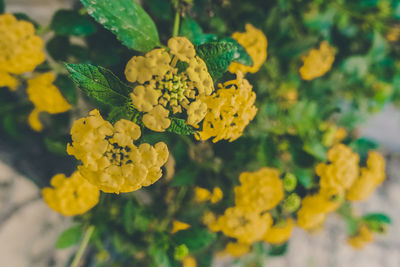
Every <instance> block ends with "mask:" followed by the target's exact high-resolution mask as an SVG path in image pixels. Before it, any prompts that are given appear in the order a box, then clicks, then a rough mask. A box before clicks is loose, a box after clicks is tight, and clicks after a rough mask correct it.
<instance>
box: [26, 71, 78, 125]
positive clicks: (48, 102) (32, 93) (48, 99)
mask: <svg viewBox="0 0 400 267" xmlns="http://www.w3.org/2000/svg"><path fill="white" fill-rule="evenodd" d="M54 80H55V75H54V74H53V73H50V72H49V73H44V74H41V75H39V76H37V77H35V78H33V79H30V80H28V88H27V89H26V92H27V94H28V97H29V100H30V101H32V103H33V104H34V105H35V108H34V110H33V111H32V112H31V114H30V115H29V118H28V122H29V125H30V126H31V127H32V129H34V130H35V131H41V130H42V129H43V125H42V123H41V122H40V120H39V113H40V112H43V111H46V112H48V113H50V114H57V113H62V112H65V111H67V110H69V109H71V105H70V104H68V102H67V101H66V100H65V98H64V97H63V95H62V94H61V93H60V91H59V90H58V88H57V87H55V86H54V85H53V82H54Z"/></svg>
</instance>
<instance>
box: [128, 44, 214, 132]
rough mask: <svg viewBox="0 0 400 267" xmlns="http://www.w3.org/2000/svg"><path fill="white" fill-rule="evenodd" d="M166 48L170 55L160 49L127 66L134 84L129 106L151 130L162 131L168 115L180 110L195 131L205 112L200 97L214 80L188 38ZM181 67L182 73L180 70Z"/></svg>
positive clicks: (210, 91) (211, 88)
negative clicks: (130, 105)
mask: <svg viewBox="0 0 400 267" xmlns="http://www.w3.org/2000/svg"><path fill="white" fill-rule="evenodd" d="M168 48H169V52H167V51H166V50H165V49H164V48H161V49H154V50H152V51H150V52H148V53H147V54H146V55H145V56H135V57H133V58H132V59H131V60H130V61H129V62H128V64H127V65H126V69H125V75H126V78H127V80H128V81H130V82H132V83H136V84H137V85H136V86H135V87H134V89H133V92H132V94H131V98H132V103H133V105H134V106H135V107H136V108H137V109H138V110H139V111H141V112H144V113H145V114H144V116H143V124H144V125H145V126H146V127H147V128H149V129H151V130H153V131H158V132H163V131H165V130H166V129H167V128H168V127H169V126H170V124H171V121H170V119H169V118H168V116H169V114H170V112H172V113H174V114H177V113H182V112H183V110H182V108H183V109H184V110H186V113H187V120H186V122H187V123H188V124H189V125H192V126H193V127H196V128H197V127H198V123H199V122H201V121H202V120H203V118H204V116H205V115H206V113H207V105H206V103H204V102H203V100H202V97H203V96H208V95H210V94H211V93H212V92H213V91H214V85H213V80H212V78H211V76H210V74H209V73H208V71H207V66H206V64H205V63H204V61H203V60H202V59H201V58H199V57H198V56H196V51H195V49H194V46H193V44H192V43H191V42H190V41H189V40H188V39H187V38H185V37H173V38H171V39H170V40H169V41H168ZM183 65H187V66H186V69H185V70H182V69H180V66H183Z"/></svg>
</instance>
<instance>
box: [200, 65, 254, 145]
mask: <svg viewBox="0 0 400 267" xmlns="http://www.w3.org/2000/svg"><path fill="white" fill-rule="evenodd" d="M252 89H253V87H252V85H251V84H250V83H249V82H248V81H247V80H246V79H245V78H244V77H243V74H242V73H241V72H238V73H237V74H236V79H235V80H231V81H228V82H225V83H224V84H220V85H219V89H218V90H217V91H216V92H215V93H214V94H212V95H211V96H206V97H203V98H202V100H203V102H204V103H205V104H206V105H207V109H208V111H207V114H206V116H205V118H204V121H203V127H202V130H201V131H200V132H199V136H196V137H197V138H198V139H201V140H207V139H209V138H212V137H214V138H213V140H212V141H213V142H214V143H215V142H218V141H220V140H222V139H226V140H229V141H230V142H232V141H234V140H236V139H238V138H239V137H240V136H242V134H243V131H244V129H245V128H246V126H247V125H248V124H249V123H250V121H251V120H253V119H254V117H255V115H256V113H257V108H256V107H255V105H254V102H255V100H256V94H255V93H254V92H253V90H252Z"/></svg>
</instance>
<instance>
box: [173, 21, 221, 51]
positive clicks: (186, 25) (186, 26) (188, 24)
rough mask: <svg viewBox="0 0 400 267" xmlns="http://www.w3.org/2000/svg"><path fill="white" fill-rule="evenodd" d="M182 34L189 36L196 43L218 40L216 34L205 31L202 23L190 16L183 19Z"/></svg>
mask: <svg viewBox="0 0 400 267" xmlns="http://www.w3.org/2000/svg"><path fill="white" fill-rule="evenodd" d="M180 35H182V36H185V37H187V38H188V39H189V40H190V41H191V42H192V43H193V44H195V45H201V44H204V43H206V42H210V41H216V40H217V36H216V35H214V34H212V33H204V32H203V29H202V28H201V27H200V25H199V24H197V22H196V21H195V20H193V19H192V18H190V17H189V16H186V17H185V18H184V19H183V20H182V24H181V29H180Z"/></svg>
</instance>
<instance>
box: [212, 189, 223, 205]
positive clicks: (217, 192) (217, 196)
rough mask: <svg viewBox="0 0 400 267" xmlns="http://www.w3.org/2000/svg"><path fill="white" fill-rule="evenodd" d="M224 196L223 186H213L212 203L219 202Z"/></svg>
mask: <svg viewBox="0 0 400 267" xmlns="http://www.w3.org/2000/svg"><path fill="white" fill-rule="evenodd" d="M223 197H224V193H223V192H222V190H221V188H219V187H218V186H216V187H214V188H213V193H212V195H211V198H210V201H211V203H213V204H214V203H217V202H219V201H220V200H221V199H222V198H223Z"/></svg>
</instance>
